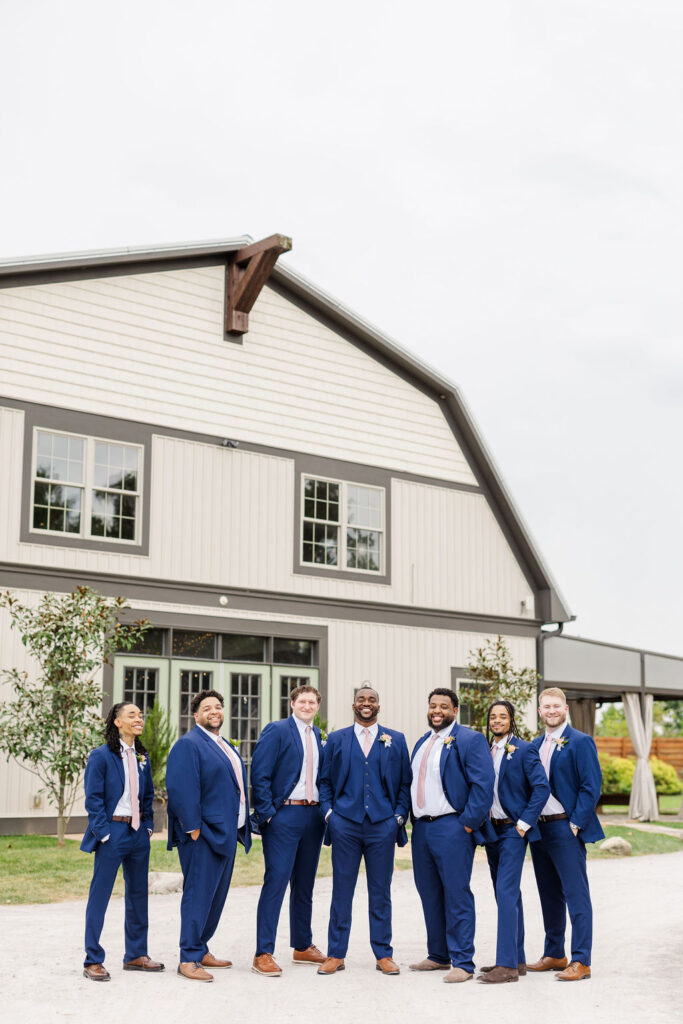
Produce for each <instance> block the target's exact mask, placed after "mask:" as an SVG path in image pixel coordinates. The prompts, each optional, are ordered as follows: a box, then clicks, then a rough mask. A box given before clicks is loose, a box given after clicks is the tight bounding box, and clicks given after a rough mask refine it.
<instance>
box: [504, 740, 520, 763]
mask: <svg viewBox="0 0 683 1024" xmlns="http://www.w3.org/2000/svg"><path fill="white" fill-rule="evenodd" d="M504 749H505V752H506V754H507V760H508V761H509V760H510V758H511V757H512V755H513V754H514V752H515V750H517V747H513V745H512V743H506V744H505V748H504Z"/></svg>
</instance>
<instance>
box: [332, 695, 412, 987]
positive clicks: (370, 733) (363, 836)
mask: <svg viewBox="0 0 683 1024" xmlns="http://www.w3.org/2000/svg"><path fill="white" fill-rule="evenodd" d="M351 710H352V711H353V716H354V719H355V724H354V725H352V726H349V727H348V728H347V729H339V730H337V731H335V732H333V733H331V734H330V736H329V739H328V741H327V745H326V747H325V752H324V755H323V764H322V769H321V773H320V801H321V804H322V810H323V814H324V816H325V820H326V821H327V833H326V837H325V843H326V844H329V843H330V842H331V843H332V876H333V877H332V903H331V905H330V924H329V931H328V946H327V959H326V960H325V962H324V963H323V964H321V965H320V967H319V968H318V974H323V975H329V974H334V973H335V972H336V971H343V970H344V957H345V956H346V950H347V948H348V944H349V933H350V931H351V909H352V905H353V893H354V890H355V888H356V881H357V879H358V869H359V867H360V862H361V857H362V858H363V859H364V861H365V871H366V875H367V884H368V904H369V911H370V945H371V946H372V951H373V953H374V955H375V959H376V961H377V964H376V968H377V970H378V971H381V972H382V974H398V973H399V968H398V966H397V964H396V963H394V960H393V959H392V957H393V949H392V946H391V877H392V874H393V871H394V846H395V845H396V844H398V845H399V846H405V845H406V843H407V842H408V837H407V835H406V829H405V820H406V817H407V815H408V812H409V810H410V763H409V760H408V747H407V746H406V741H405V737H404V736H403V734H402V733H400V732H394V730H393V729H385V728H384V726H380V725H378V724H377V720H378V717H379V710H380V705H379V695H378V693H377V691H376V690H374V689H373V688H372V687H371V686H368V685H363V686H362V687H361V688H360V689H359V690H358V691H357V693H356V696H355V698H354V701H353V704H352V706H351Z"/></svg>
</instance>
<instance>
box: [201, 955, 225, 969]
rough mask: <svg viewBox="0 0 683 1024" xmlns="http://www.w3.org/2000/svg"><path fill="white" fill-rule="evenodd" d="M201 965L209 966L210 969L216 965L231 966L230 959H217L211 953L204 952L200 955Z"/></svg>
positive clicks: (216, 966)
mask: <svg viewBox="0 0 683 1024" xmlns="http://www.w3.org/2000/svg"><path fill="white" fill-rule="evenodd" d="M202 967H210V968H211V969H212V970H215V969H216V968H218V967H232V960H219V959H218V957H217V956H214V955H213V953H205V954H204V956H203V957H202Z"/></svg>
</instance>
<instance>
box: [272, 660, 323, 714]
mask: <svg viewBox="0 0 683 1024" xmlns="http://www.w3.org/2000/svg"><path fill="white" fill-rule="evenodd" d="M295 686H315V688H316V690H317V689H318V669H317V668H305V669H290V668H287V669H283V668H274V669H273V699H272V707H271V719H272V720H273V721H276V720H277V719H279V718H288V717H289V715H290V714H291V711H292V708H291V705H290V701H289V695H290V693H291V691H292V690H293V689H294V687H295Z"/></svg>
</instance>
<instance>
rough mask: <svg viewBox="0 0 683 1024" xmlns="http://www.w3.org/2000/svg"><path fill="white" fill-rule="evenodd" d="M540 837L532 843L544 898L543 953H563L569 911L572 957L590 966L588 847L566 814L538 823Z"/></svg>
mask: <svg viewBox="0 0 683 1024" xmlns="http://www.w3.org/2000/svg"><path fill="white" fill-rule="evenodd" d="M538 827H539V828H540V830H541V838H540V839H539V840H538V841H537V842H535V843H532V844H531V860H532V862H533V865H534V873H535V875H536V884H537V885H538V894H539V896H540V898H541V910H542V911H543V926H544V928H545V948H544V950H543V956H552V957H556V958H558V959H559V958H561V957H563V956H564V933H565V928H566V925H567V911H569V919H570V921H571V923H572V955H571V958H572V960H578V961H579V963H581V964H585V965H586V966H587V967H589V966H590V962H591V946H592V943H593V908H592V905H591V896H590V890H589V888H588V875H587V873H586V847H585V844H584V843H583V841H582V840H581V839H579V838H578V836H575V835H574V833H573V832H572V830H571V829H570V827H569V822H568V821H567V819H566V818H561V819H560V820H559V821H546V822H541V823H539V826H538Z"/></svg>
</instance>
